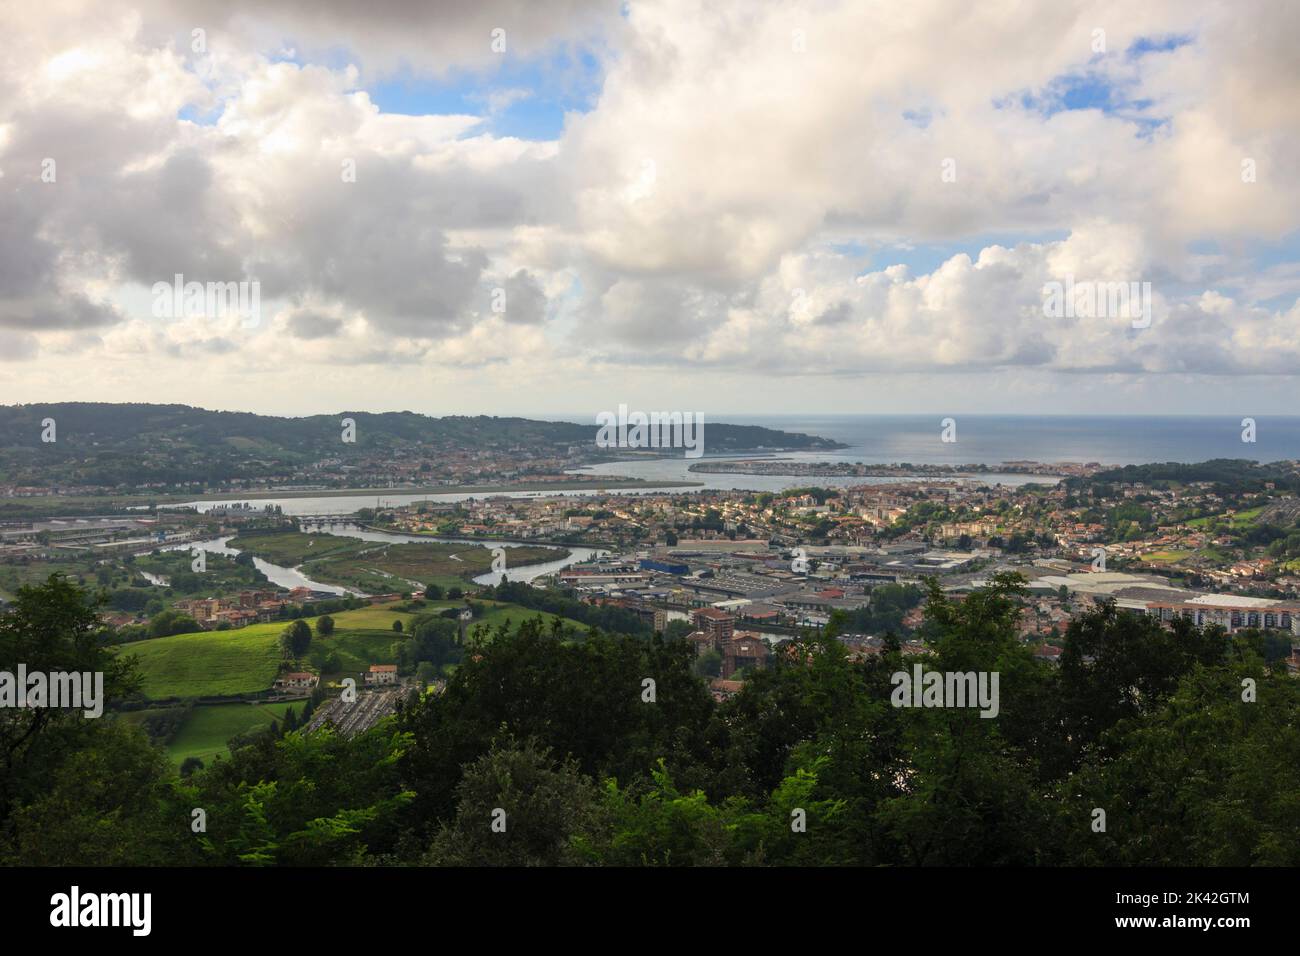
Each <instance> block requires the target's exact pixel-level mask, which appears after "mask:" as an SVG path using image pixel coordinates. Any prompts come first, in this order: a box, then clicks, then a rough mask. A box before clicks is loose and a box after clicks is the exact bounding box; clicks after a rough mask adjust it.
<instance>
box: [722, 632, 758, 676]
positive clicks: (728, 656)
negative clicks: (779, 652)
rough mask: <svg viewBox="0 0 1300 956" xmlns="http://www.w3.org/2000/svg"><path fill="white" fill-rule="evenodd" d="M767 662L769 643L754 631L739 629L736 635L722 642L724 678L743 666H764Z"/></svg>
mask: <svg viewBox="0 0 1300 956" xmlns="http://www.w3.org/2000/svg"><path fill="white" fill-rule="evenodd" d="M766 664H767V644H766V642H764V640H763V639H762V638H761V637H760V636H759V635H758V634H756V633H754V632H753V631H737V632H736V633H735V636H733V637H732V638H730V639H729V640H725V641H723V642H722V671H721V676H722V678H723V679H724V680H726V679H729V678H730V677H731V675H732V674H734V673H736V671H738V670H740V669H741V668H742V667H763V666H764V665H766Z"/></svg>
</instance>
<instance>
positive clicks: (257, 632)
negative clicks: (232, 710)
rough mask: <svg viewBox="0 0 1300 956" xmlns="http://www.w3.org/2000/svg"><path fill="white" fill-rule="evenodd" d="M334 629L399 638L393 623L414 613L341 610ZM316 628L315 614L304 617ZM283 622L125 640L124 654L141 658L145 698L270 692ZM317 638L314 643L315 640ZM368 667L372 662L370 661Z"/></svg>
mask: <svg viewBox="0 0 1300 956" xmlns="http://www.w3.org/2000/svg"><path fill="white" fill-rule="evenodd" d="M330 616H331V617H332V618H334V625H335V627H336V629H337V630H336V631H335V633H334V634H333V635H331V636H330V638H327V639H326V640H328V641H334V642H342V641H345V640H346V638H347V637H348V635H349V633H350V632H353V631H362V632H364V631H372V632H383V633H384V634H385V635H386V637H387V640H388V643H391V642H392V641H393V640H395V639H398V635H397V634H395V633H394V632H393V630H392V626H393V621H394V620H399V619H400V620H401V621H402V622H403V624H406V623H407V622H409V621H410V619H411V615H410V614H404V613H400V612H396V611H390V610H384V609H383V608H379V607H368V608H361V609H359V610H356V611H341V612H339V613H338V614H332V615H330ZM304 620H306V621H307V622H308V623H309V624H311V626H312V629H313V631H314V630H315V627H316V618H305V619H304ZM286 623H287V622H285V621H275V622H272V623H270V624H253V625H250V626H249V627H242V628H237V629H235V630H231V631H203V632H200V633H197V634H177V635H175V636H173V637H159V638H155V639H153V640H149V641H138V642H136V643H134V644H126V645H123V647H122V648H121V653H123V654H131V655H134V656H135V657H136V659H137V660H138V662H139V668H140V673H141V675H142V676H143V677H144V687H143V690H144V693H145V696H147V697H151V698H153V699H155V700H159V699H163V698H168V697H220V696H234V695H237V694H250V693H256V692H258V691H263V690H267V689H268V688H270V686H271V684H272V683H273V682H274V681H275V677H276V675H277V674H278V673H279V671H280V664H281V657H280V634H281V633H282V632H283V631H284V628H285V625H286ZM317 640H320V639H319V638H316V639H314V640H313V646H314V645H315V643H316V641H317ZM367 666H368V665H367Z"/></svg>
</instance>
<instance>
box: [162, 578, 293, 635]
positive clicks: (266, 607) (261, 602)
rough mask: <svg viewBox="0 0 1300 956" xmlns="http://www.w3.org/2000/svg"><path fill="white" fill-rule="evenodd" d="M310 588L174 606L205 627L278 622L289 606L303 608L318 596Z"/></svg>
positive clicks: (195, 600)
mask: <svg viewBox="0 0 1300 956" xmlns="http://www.w3.org/2000/svg"><path fill="white" fill-rule="evenodd" d="M315 596H316V592H314V591H312V589H311V588H305V587H299V588H293V589H292V590H290V591H288V592H285V591H240V592H239V593H238V594H231V595H229V596H226V597H210V598H188V599H184V600H180V601H177V602H176V603H175V604H174V605H173V607H175V608H176V610H178V611H181V612H182V613H184V614H188V615H189V616H190V617H192V618H194V620H195V621H197V622H198V623H199V624H200V625H201V626H202V627H203V628H204V629H205V630H209V631H210V630H215V629H216V628H217V627H219V626H220V625H222V624H227V625H229V626H230V627H232V628H235V627H244V626H245V625H247V624H259V623H266V622H268V621H278V620H279V619H280V618H281V617H282V616H283V612H284V611H285V609H286V608H293V607H301V606H302V605H303V604H306V603H307V602H308V601H311V600H313V599H314V598H315Z"/></svg>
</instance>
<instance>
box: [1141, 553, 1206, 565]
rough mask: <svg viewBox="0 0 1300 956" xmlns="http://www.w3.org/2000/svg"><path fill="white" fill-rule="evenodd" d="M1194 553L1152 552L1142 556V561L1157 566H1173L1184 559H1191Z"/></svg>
mask: <svg viewBox="0 0 1300 956" xmlns="http://www.w3.org/2000/svg"><path fill="white" fill-rule="evenodd" d="M1195 553H1196V552H1194V551H1152V552H1151V553H1149V554H1144V555H1142V560H1143V561H1152V562H1156V563H1158V564H1174V563H1176V562H1178V561H1182V560H1183V559H1184V558H1189V557H1191V556H1192V555H1193V554H1195Z"/></svg>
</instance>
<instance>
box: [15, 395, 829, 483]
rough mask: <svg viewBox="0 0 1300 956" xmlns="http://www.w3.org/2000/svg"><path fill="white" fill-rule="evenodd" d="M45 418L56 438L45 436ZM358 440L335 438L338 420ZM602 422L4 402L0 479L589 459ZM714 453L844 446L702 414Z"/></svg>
mask: <svg viewBox="0 0 1300 956" xmlns="http://www.w3.org/2000/svg"><path fill="white" fill-rule="evenodd" d="M46 419H53V421H54V428H55V432H54V437H55V439H56V440H55V441H53V442H49V441H43V440H42V436H43V433H46V431H47V429H46V428H45V427H44V426H43V424H42V423H43V422H44V421H45V420H46ZM344 419H352V420H353V421H354V422H355V423H356V432H355V442H353V443H344V442H343V441H341V434H342V422H343V420H344ZM596 433H597V427H596V425H595V424H594V416H593V424H590V425H582V424H575V423H572V422H546V421H534V420H531V419H526V418H498V417H495V416H487V415H479V416H474V417H467V416H447V417H443V418H434V417H430V416H428V415H419V414H416V413H414V412H384V413H381V414H372V413H370V412H354V411H340V412H337V413H333V414H328V415H312V416H308V417H305V418H281V417H276V416H271V415H256V414H252V413H249V412H217V411H209V410H207V409H202V408H192V407H190V406H187V405H137V404H121V405H116V404H108V403H99V402H62V403H52V404H45V405H10V406H0V481H8V482H18V483H23V482H30V483H40V484H43V483H47V482H51V481H74V480H75V481H81V482H86V483H95V484H98V483H115V482H116V481H122V480H126V481H132V480H139V479H140V478H143V477H146V476H147V477H148V478H149V479H150V480H154V481H159V482H163V483H169V482H174V481H185V480H194V479H203V480H214V479H215V480H221V479H225V478H231V477H256V476H258V475H265V474H269V473H275V472H278V471H281V470H282V468H281V466H291V467H292V466H296V465H305V464H310V463H311V462H314V461H317V460H319V459H321V458H326V457H328V458H336V459H344V460H347V459H351V458H362V457H373V456H375V455H377V454H378V455H382V454H384V453H385V452H390V451H391V452H394V453H398V452H410V451H417V450H418V451H422V452H426V453H430V452H431V453H444V454H445V453H454V452H459V451H469V452H473V451H489V452H490V451H498V452H503V451H509V450H516V449H517V450H522V451H523V452H525V453H526V455H531V456H548V455H559V456H564V455H567V454H568V451H569V449H570V448H571V447H576V448H577V449H579V450H580V452H581V453H584V454H585V453H586V452H588V451H589V452H590V457H595V455H596V453H597V449H596V447H595V438H596ZM704 436H705V448H706V450H707V451H708V453H709V454H716V453H719V452H722V453H726V452H733V451H749V450H753V449H756V448H767V449H789V450H800V451H815V450H824V449H832V448H838V447H842V446H840V445H839V444H838V443H836V442H832V441H829V440H827V439H824V438H818V437H814V436H810V435H802V434H796V433H792V432H783V431H776V430H773V429H768V428H759V427H754V426H744V425H727V424H714V423H713V422H706V425H705V430H704Z"/></svg>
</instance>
